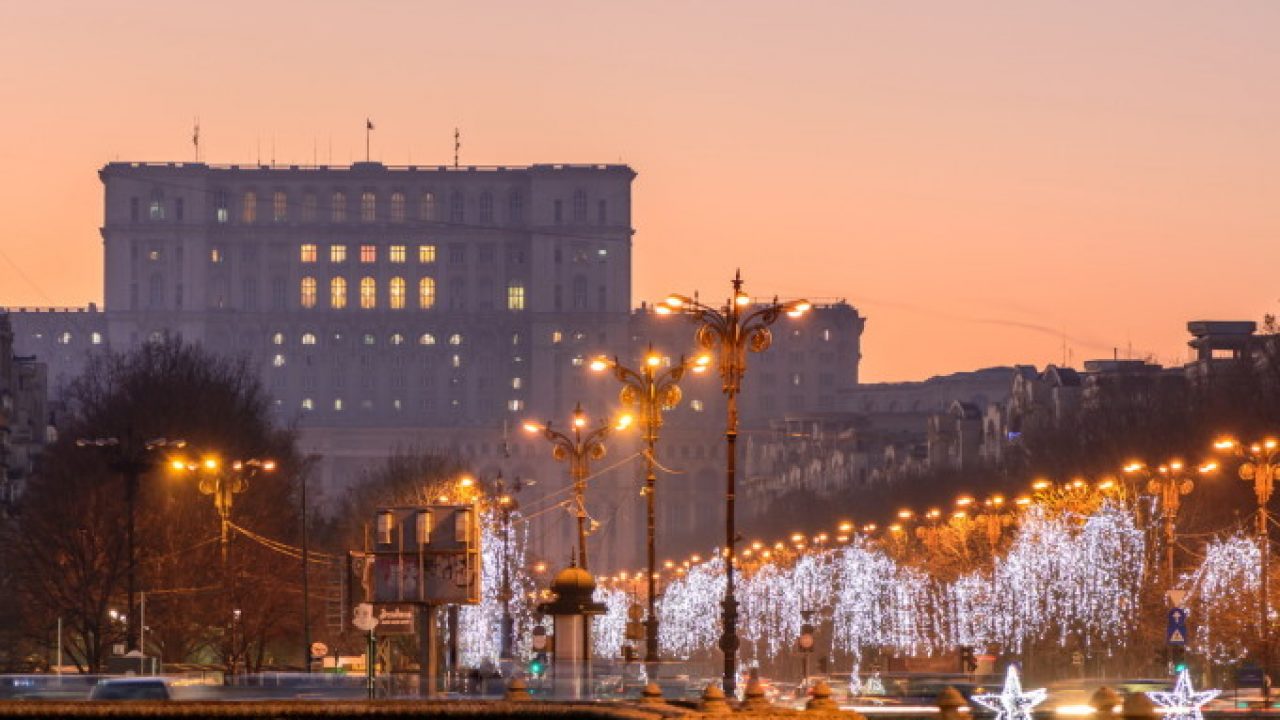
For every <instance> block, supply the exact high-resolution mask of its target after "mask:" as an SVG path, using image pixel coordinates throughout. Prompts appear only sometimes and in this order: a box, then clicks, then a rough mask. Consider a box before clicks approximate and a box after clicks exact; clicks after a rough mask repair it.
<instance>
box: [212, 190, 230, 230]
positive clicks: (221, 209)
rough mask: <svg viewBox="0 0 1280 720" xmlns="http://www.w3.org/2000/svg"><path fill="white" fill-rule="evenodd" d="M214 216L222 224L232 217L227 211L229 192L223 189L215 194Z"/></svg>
mask: <svg viewBox="0 0 1280 720" xmlns="http://www.w3.org/2000/svg"><path fill="white" fill-rule="evenodd" d="M213 217H214V219H215V220H217V221H218V223H220V224H221V223H225V222H227V220H229V219H230V218H229V213H228V212H227V194H226V193H225V192H223V191H221V190H219V191H218V192H216V193H214V194H213Z"/></svg>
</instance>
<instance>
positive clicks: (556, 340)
mask: <svg viewBox="0 0 1280 720" xmlns="http://www.w3.org/2000/svg"><path fill="white" fill-rule="evenodd" d="M563 341H564V333H562V332H560V331H559V330H554V331H552V333H551V344H552V345H559V344H560V343H561V342H563Z"/></svg>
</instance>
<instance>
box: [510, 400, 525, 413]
mask: <svg viewBox="0 0 1280 720" xmlns="http://www.w3.org/2000/svg"><path fill="white" fill-rule="evenodd" d="M507 409H508V410H510V411H511V412H520V411H521V410H523V409H524V401H523V400H519V399H515V400H508V401H507Z"/></svg>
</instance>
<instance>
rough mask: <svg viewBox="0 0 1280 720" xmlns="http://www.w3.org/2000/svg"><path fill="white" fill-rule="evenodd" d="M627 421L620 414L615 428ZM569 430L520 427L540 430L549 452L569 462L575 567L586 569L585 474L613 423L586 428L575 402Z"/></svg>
mask: <svg viewBox="0 0 1280 720" xmlns="http://www.w3.org/2000/svg"><path fill="white" fill-rule="evenodd" d="M630 424H631V416H630V415H624V416H623V417H622V418H621V419H620V420H619V421H618V425H617V429H618V430H625V429H626V428H627V427H628V426H629V425H630ZM571 425H572V428H573V429H572V430H570V431H569V432H567V433H563V432H560V431H559V430H556V429H554V428H552V427H551V421H550V420H548V421H547V422H546V423H543V424H541V425H539V424H538V423H534V422H526V423H525V424H524V429H525V431H526V432H529V433H541V434H542V436H543V437H544V438H546V440H547V441H548V442H550V443H551V446H552V447H551V456H552V457H554V458H555V459H556V460H564V461H567V462H568V463H569V476H570V477H572V478H573V504H574V515H575V516H576V517H577V518H578V567H580V568H582V569H583V570H584V571H586V570H587V503H586V492H587V476H588V475H590V474H591V461H592V460H599V459H600V458H603V457H604V454H605V446H604V441H605V438H607V437H609V434H610V433H611V432H613V430H614V427H613V426H610V425H609V424H608V423H601V424H600V425H599V426H598V427H596V428H595V429H593V430H587V414H586V412H584V411H583V409H582V403H578V405H577V407H575V408H574V409H573V421H572V423H571Z"/></svg>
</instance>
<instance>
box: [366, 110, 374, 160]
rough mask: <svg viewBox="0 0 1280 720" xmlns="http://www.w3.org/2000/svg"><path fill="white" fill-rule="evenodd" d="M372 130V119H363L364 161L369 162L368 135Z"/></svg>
mask: <svg viewBox="0 0 1280 720" xmlns="http://www.w3.org/2000/svg"><path fill="white" fill-rule="evenodd" d="M372 132H373V120H370V119H369V118H365V119H364V161H365V162H369V135H370V134H371V133H372Z"/></svg>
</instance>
